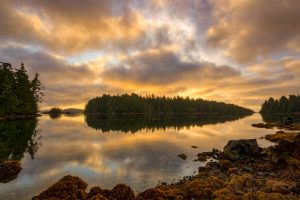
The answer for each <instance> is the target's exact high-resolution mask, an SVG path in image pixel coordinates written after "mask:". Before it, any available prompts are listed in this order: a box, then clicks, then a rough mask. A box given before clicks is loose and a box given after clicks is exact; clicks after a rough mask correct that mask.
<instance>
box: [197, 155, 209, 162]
mask: <svg viewBox="0 0 300 200" xmlns="http://www.w3.org/2000/svg"><path fill="white" fill-rule="evenodd" d="M197 157H198V159H197V160H198V161H201V162H204V161H206V160H207V156H206V154H205V153H198V154H197Z"/></svg>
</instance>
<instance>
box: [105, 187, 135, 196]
mask: <svg viewBox="0 0 300 200" xmlns="http://www.w3.org/2000/svg"><path fill="white" fill-rule="evenodd" d="M110 199H114V200H134V199H135V197H134V192H133V190H132V189H131V188H130V187H128V186H127V185H124V184H118V185H116V186H115V187H114V188H113V189H112V190H111V194H110Z"/></svg>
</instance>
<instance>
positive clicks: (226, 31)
mask: <svg viewBox="0 0 300 200" xmlns="http://www.w3.org/2000/svg"><path fill="white" fill-rule="evenodd" d="M211 2H212V4H213V6H214V7H213V16H214V17H213V24H212V25H211V27H210V28H209V29H208V31H207V37H208V44H209V45H211V46H214V47H223V48H225V51H226V54H227V55H228V56H230V57H232V58H234V59H235V60H236V61H238V62H240V63H245V62H249V61H255V60H257V59H259V58H262V57H266V56H270V55H273V54H275V53H280V52H282V51H294V52H299V43H300V37H299V34H300V20H299V19H300V12H299V9H300V2H299V1H293V0H285V1H281V0H275V1H261V0H244V1H237V0H226V1H217V0H212V1H211Z"/></svg>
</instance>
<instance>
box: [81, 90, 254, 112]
mask: <svg viewBox="0 0 300 200" xmlns="http://www.w3.org/2000/svg"><path fill="white" fill-rule="evenodd" d="M85 113H86V114H95V113H177V114H178V113H199V114H200V113H202V114H251V113H253V111H252V110H250V109H247V108H243V107H240V106H237V105H234V104H226V103H223V102H216V101H207V100H203V99H193V98H189V97H186V98H183V97H179V96H176V97H165V96H154V95H150V96H140V95H137V94H135V93H132V94H130V95H129V94H123V95H107V94H104V95H102V96H100V97H96V98H94V99H91V100H89V101H88V103H87V104H86V106H85Z"/></svg>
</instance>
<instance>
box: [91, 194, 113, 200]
mask: <svg viewBox="0 0 300 200" xmlns="http://www.w3.org/2000/svg"><path fill="white" fill-rule="evenodd" d="M88 200H108V199H107V198H106V197H104V196H102V195H101V194H97V195H96V196H93V197H91V198H89V199H88Z"/></svg>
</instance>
